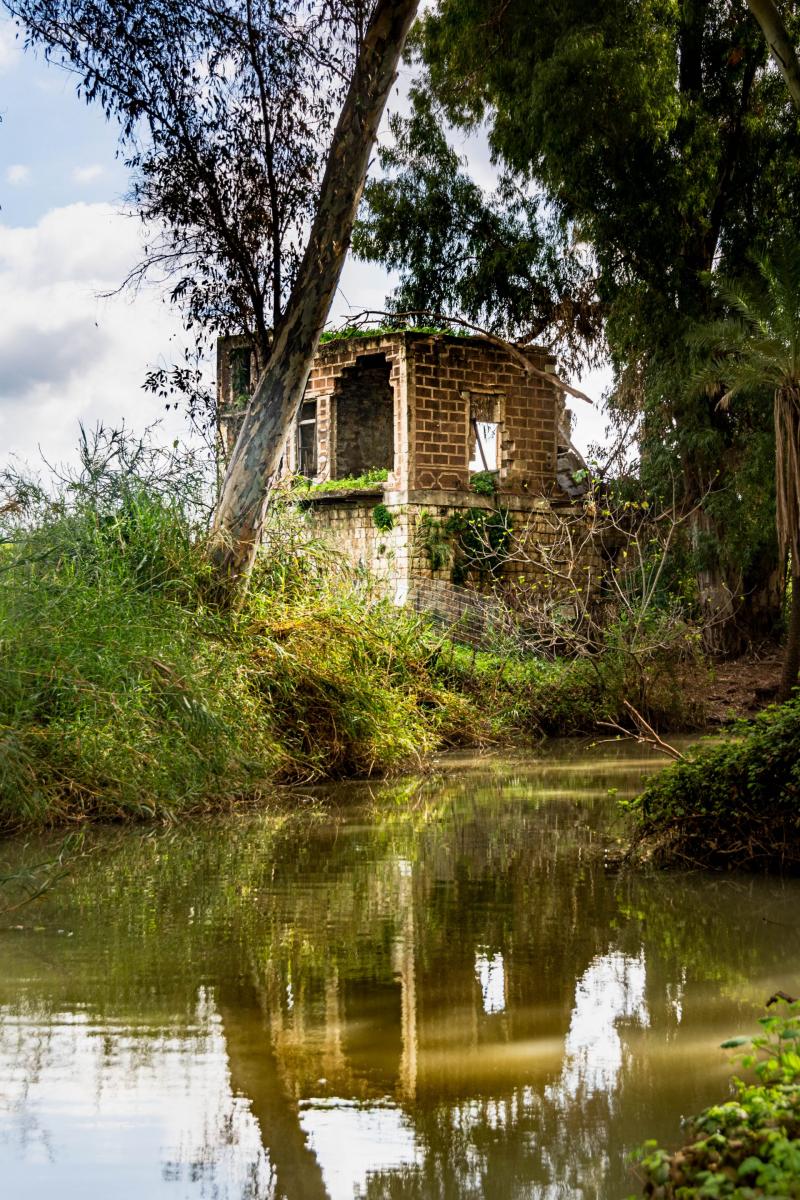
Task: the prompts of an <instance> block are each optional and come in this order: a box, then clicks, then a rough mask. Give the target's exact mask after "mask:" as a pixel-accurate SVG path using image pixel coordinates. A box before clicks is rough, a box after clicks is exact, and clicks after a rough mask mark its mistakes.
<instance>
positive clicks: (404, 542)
mask: <svg viewBox="0 0 800 1200" xmlns="http://www.w3.org/2000/svg"><path fill="white" fill-rule="evenodd" d="M383 499H384V496H383V491H382V489H380V488H375V489H371V490H369V491H360V492H351V493H347V494H345V495H341V496H339V495H335V494H327V495H320V496H318V497H316V498H314V499H312V500H310V501H309V502H308V503H309V510H308V522H309V526H310V528H311V531H312V532H313V534H314V535H315V536H318V537H321V538H323V539H324V540H325V541H326V542H327V543H328V544H329V545H330V546H331V548H333V549H334V550H336V551H337V552H338V553H340V554H341V555H342V556H343V557H344V558H346V559H347V560H348V561H349V562H350V563H351V564H352V565H353V566H356V567H358V568H361V569H364V570H366V571H368V572H369V574H370V575H371V576H372V577H373V578H374V579H375V581H376V584H377V586H378V590H379V591H381V592H382V593H383V594H384V595H385V596H387V598H390V599H391V600H393V601H394V602H395V603H397V604H405V603H411V604H412V605H414V606H415V607H417V608H420V609H427V610H428V611H432V612H434V613H437V614H438V615H440V616H441V617H443V618H444V619H449V620H452V619H455V618H456V617H459V618H461V617H463V615H464V614H465V612H467V611H470V612H472V613H477V614H484V615H483V616H481V620H482V621H483V620H484V618H485V614H486V613H489V612H490V611H491V612H492V613H493V614H494V616H493V617H492V619H493V620H496V619H498V613H499V611H500V610H499V608H498V605H497V603H496V597H497V595H498V594H501V595H503V596H504V597H505V600H506V602H507V603H509V604H510V605H511V606H512V607H513V605H514V597H515V593H518V594H519V598H520V599H521V598H525V600H526V602H529V600H530V598H531V597H532V596H533V595H535V590H536V588H538V587H540V586H541V585H542V584H543V580H544V576H543V573H542V570H541V568H540V567H538V566H537V565H536V561H535V560H536V554H535V547H536V546H537V545H542V544H550V545H552V544H553V542H554V539H555V537H556V532H555V528H556V523H557V522H558V521H559V519H560V517H561V515H562V514H563V515H567V516H569V517H570V518H572V519H574V516H575V510H574V509H573V508H572V507H571V506H565V505H563V504H562V505H560V506H558V505H553V504H552V503H551V502H550V501H549V500H546V499H541V498H540V499H538V500H534V501H529V500H527V499H522V500H520V501H519V502H518V503H517V505H516V506H513V507H509V508H508V509H507V510H506V512H507V516H508V521H509V524H510V526H511V530H512V533H511V539H512V540H511V542H510V544H509V552H508V560H507V561H506V562H505V563H504V564H503V565H502V568H501V569H500V570H499V571H498V572H497V574H490V573H485V574H483V575H482V574H481V573H480V572H478V571H475V570H472V571H470V572H469V573H468V575H467V578H466V579H465V580H463V581H462V582H461V583H457V582H454V580H453V565H452V562H448V563H447V564H445V565H443V566H442V567H440V568H439V569H438V570H434V568H433V567H432V565H431V561H430V557H429V555H428V553H427V551H426V549H425V548H424V546H423V544H422V539H421V538H420V535H419V529H420V523H421V522H423V521H425V520H429V521H434V522H438V523H442V524H444V523H445V522H446V521H447V520H448V518H450V517H453V516H456V517H460V518H463V517H464V516H467V515H468V514H469V513H470V512H472V513H474V512H475V511H478V512H484V513H486V515H487V517H491V516H492V514H493V513H494V512H495V511H496V510H495V507H494V505H493V503H492V502H491V501H490V500H489V499H487V498H485V497H482V496H476V495H474V494H473V495H472V496H471V497H470V500H469V501H468V502H466V503H463V504H436V505H429V506H419V505H416V504H409V505H402V504H391V503H389V504H387V506H386V507H387V508H388V510H389V512H390V513H391V515H392V518H393V528H392V529H391V530H381V529H379V528H378V527H377V525H376V524H375V519H374V515H373V512H374V509H375V506H376V505H377V504H380V503H382V502H383ZM582 566H583V567H585V568H586V569H587V570H588V571H589V572H590V574H591V578H592V581H593V582H592V585H591V586H592V589H594V587H596V584H597V581H598V580H599V578H600V573H601V570H602V560H601V556H600V554H599V551H598V550H597V549H596V548H594V547H591V546H590V547H588V548H585V549H584V554H583V561H582ZM463 584H466V586H463ZM470 594H472V596H473V597H474V603H471V602H470V601H469V600H468V597H469V596H470Z"/></svg>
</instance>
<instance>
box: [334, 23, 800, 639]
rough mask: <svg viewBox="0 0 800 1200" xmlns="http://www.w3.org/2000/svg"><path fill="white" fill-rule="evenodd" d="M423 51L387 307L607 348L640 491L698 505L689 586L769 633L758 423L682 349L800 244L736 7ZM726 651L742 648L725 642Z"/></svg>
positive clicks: (392, 164)
mask: <svg viewBox="0 0 800 1200" xmlns="http://www.w3.org/2000/svg"><path fill="white" fill-rule="evenodd" d="M532 29H535V31H536V36H535V37H532V36H531V30H532ZM796 32H797V30H796V29H793V33H795V34H796ZM415 49H416V53H417V60H418V62H419V63H420V65H421V67H422V74H421V76H420V77H419V79H418V81H417V90H416V92H415V94H414V107H413V110H412V114H411V116H410V118H408V119H407V120H406V122H405V123H402V122H401V123H400V125H399V127H398V128H397V129H396V131H395V138H394V140H393V143H392V146H391V147H388V148H387V149H386V150H385V151H384V153H383V156H382V162H383V166H384V177H383V178H382V179H380V180H378V181H376V182H375V183H374V184H373V185H371V187H370V188H369V189H368V190H367V193H366V202H367V211H366V214H365V215H364V217H363V221H362V226H361V230H360V233H359V237H360V241H359V240H357V241H356V245H357V248H358V249H359V252H360V253H362V254H363V255H364V256H365V257H368V258H371V259H377V260H380V261H382V262H384V263H386V264H387V265H388V264H390V265H392V266H394V267H398V268H399V269H400V270H401V272H402V274H401V292H400V296H399V297H395V298H394V299H395V302H396V303H407V302H409V301H410V300H411V298H412V297H413V299H414V302H415V303H416V304H422V303H424V302H425V298H426V296H435V297H437V301H436V302H437V303H441V304H444V303H447V304H448V305H449V310H450V311H459V310H463V311H465V312H473V311H477V309H478V308H479V307H480V305H481V304H483V305H484V308H485V310H486V320H488V321H492V322H495V326H496V327H497V328H503V327H504V325H505V327H506V328H507V329H509V330H518V331H519V332H520V333H522V332H524V333H525V334H529V335H531V336H533V337H538V336H542V334H544V335H545V337H547V338H549V337H550V336H551V334H552V330H553V327H554V326H555V327H556V328H559V320H563V321H564V322H565V323H566V324H567V325H569V324H570V322H574V325H573V337H574V338H575V340H576V342H577V343H578V346H577V351H578V353H580V348H581V346H580V344H581V343H583V345H584V352H585V346H586V345H587V344H588V343H589V342H591V340H592V339H595V346H596V345H597V339H598V336H599V337H600V339H601V341H602V340H603V339H605V347H604V348H607V350H608V354H609V357H610V358H611V361H612V364H613V367H614V374H615V386H614V389H613V392H612V395H611V397H610V407H611V412H612V416H613V418H614V420H615V421H616V422H617V423H618V426H619V428H620V429H624V428H625V427H626V426H627V424H628V421H629V420H630V418H631V417H634V416H636V415H640V416H641V418H642V420H641V422H640V424H639V427H638V434H639V437H638V445H639V448H640V450H641V471H642V474H643V477H644V479H645V482H646V484H647V486H648V487H650V488H652V489H653V490H657V491H659V492H661V493H662V494H663V493H664V492H665V491H668V490H672V489H673V488H674V489H675V492H676V498H677V499H678V500H679V501H684V500H685V501H688V503H689V504H690V505H693V504H695V503H697V502H698V501H702V513H701V514H700V518H699V520H698V522H697V524H698V538H697V543H698V544H697V549H698V554H697V556H696V561H695V562H694V563H693V569H694V570H695V571H696V572H699V571H703V572H706V573H708V574H710V575H712V576H713V579H714V583H715V586H716V585H719V586H720V587H722V586H723V585H724V586H727V588H728V589H729V591H730V593H731V594H733V595H735V596H736V597H737V603H738V606H739V615H738V622H739V628H740V629H741V630H742V631H745V632H746V634H747V635H749V636H750V637H751V638H759V637H763V636H766V635H768V633H769V631H770V628H772V627H774V623H775V609H774V601H773V608H772V609H770V608H769V606H768V605H766V604H765V603H764V601H765V596H766V594H767V589H766V588H765V583H766V581H768V580H770V578H771V577H772V575H773V574H774V572H775V570H776V568H777V567H778V565H779V563H778V555H777V547H776V542H775V537H774V533H773V529H772V525H773V517H774V493H773V487H772V479H773V469H772V463H771V456H772V445H771V442H772V431H771V421H770V415H769V412H768V407H767V406H765V405H764V403H763V399H764V397H763V394H762V393H759V394H753V395H750V396H748V398H747V402H746V403H743V404H741V405H740V406H739V408H738V411H734V410H730V411H725V410H724V409H721V408H719V406H718V404H717V399H718V395H716V394H712V395H707V394H702V395H698V394H697V392H696V391H695V390H694V389H693V387H692V376H693V373H694V364H693V362H692V353H691V351H689V352H687V337H688V335H689V334H690V331H691V330H692V329H693V327H694V326H695V324H696V323H697V322H698V321H700V322H702V321H706V320H707V319H708V318H709V316H710V315H711V313H712V311H713V289H712V288H711V286H710V284H711V281H712V280H713V277H714V274H715V273H716V272H720V273H722V274H724V273H725V272H726V271H727V272H729V271H730V270H731V269H732V268H734V269H736V270H737V271H741V270H742V264H744V269H745V270H747V269H748V267H747V264H748V262H749V259H748V255H749V253H750V252H751V251H752V250H753V249H754V248H755V247H758V246H760V245H763V244H764V243H765V241H771V240H772V239H773V238H774V237H775V236H776V235H778V234H779V233H782V232H785V233H788V235H789V236H790V237H791V238H792V239H793V240H794V241H795V242H796V243H797V242H798V241H800V128H799V127H798V124H797V119H796V114H795V113H794V112H793V110H792V108H791V104H790V101H789V98H788V94H787V92H786V88H785V85H784V84H783V80H781V79H780V78H779V76H778V75H777V74H776V72H775V71H774V70H772V69H771V68H770V67H769V65H768V55H767V53H766V49H765V45H764V39H763V36H762V34H761V31H760V29H759V28H758V25H757V23H756V22H755V20H753V18H752V16H751V14H750V12H749V11H748V8H747V5H746V4H744V3H742V2H738V0H737V3H736V4H734V5H731V4H729V3H727V2H723V0H709V2H707V3H706V2H704V3H686V4H677V3H675V2H674V0H644V2H642V0H613V2H612V0H602V2H599V3H591V4H590V3H587V2H586V0H565V3H560V4H557V5H553V4H550V3H538V2H533V3H528V4H519V3H517V4H514V3H512V4H508V3H502V2H501V0H442V2H441V3H440V4H437V5H436V6H434V7H432V8H430V9H428V10H426V12H425V14H424V16H423V18H422V20H421V22H420V24H419V26H418V32H417V36H416V42H415ZM586 97H591V103H590V104H587V102H586ZM448 123H449V124H450V125H451V126H452V127H455V129H456V130H457V131H458V136H459V137H460V138H463V137H464V136H465V135H469V134H471V133H476V132H478V131H479V130H480V131H483V130H486V131H488V136H489V140H490V145H491V149H492V153H493V156H494V159H495V162H496V163H497V166H498V170H499V172H500V173H501V175H502V178H503V180H504V182H503V185H502V187H503V189H505V195H503V196H497V197H487V196H486V195H484V194H483V193H482V192H481V190H480V189H479V188H478V187H477V185H476V184H475V182H474V181H473V180H471V179H470V178H469V176H468V174H467V171H466V164H465V163H464V162H462V161H461V160H460V159H459V158H458V156H457V155H456V153H455V152H454V151H453V149H452V146H451V145H449V144H448V141H447V125H448ZM443 131H444V132H443ZM450 140H451V141H452V139H450ZM501 190H502V189H501ZM451 193H452V195H453V196H454V197H455V199H454V201H453V202H452V203H451V202H450V201H449V199H448V197H449V196H450V194H451ZM420 214H423V219H422V220H420V219H419V215H420ZM576 243H578V244H580V245H581V246H582V247H584V248H586V247H588V248H589V251H590V253H588V254H584V255H583V259H582V263H583V265H584V266H585V267H586V270H585V273H583V274H582V273H581V270H580V269H579V268H580V264H575V262H574V260H573V259H572V257H571V251H572V250H573V249H574V245H575V244H576ZM558 300H561V301H563V303H561V304H559V303H557V301H558ZM601 318H602V327H601V320H600V319H601ZM559 332H561V330H560V328H559ZM570 349H572V347H570ZM573 357H574V351H573ZM707 577H708V575H707ZM716 636H717V639H718V640H722V639H723V638H725V637H729V640H728V643H727V644H728V647H729V648H730V649H735V648H736V645H737V642H736V635H735V631H733V630H731V631H730V634H728V630H723V629H722V628H719V629H718V630H717V634H716ZM741 640H745V641H746V640H747V639H746V637H745V638H744V639H740V643H741Z"/></svg>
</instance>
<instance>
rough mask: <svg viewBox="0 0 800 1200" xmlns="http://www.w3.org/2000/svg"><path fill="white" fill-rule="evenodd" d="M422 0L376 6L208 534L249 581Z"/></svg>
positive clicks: (232, 571)
mask: <svg viewBox="0 0 800 1200" xmlns="http://www.w3.org/2000/svg"><path fill="white" fill-rule="evenodd" d="M418 4H419V0H377V4H376V6H375V9H374V12H373V16H372V19H371V20H370V23H369V26H368V27H367V31H366V34H365V36H364V41H363V43H362V45H361V49H360V52H359V55H358V60H357V63H356V68H355V72H354V74H353V78H352V81H351V83H350V88H349V91H348V94H347V98H346V100H345V103H344V107H343V108H342V112H341V115H340V117H339V121H338V124H337V126H336V131H335V133H334V135H333V141H332V143H331V149H330V153H329V155H328V162H327V166H326V169H325V175H324V178H323V180H322V185H321V188H320V196H319V202H318V205H317V209H316V215H315V217H314V223H313V226H312V229H311V235H310V237H309V241H308V245H307V247H306V251H305V254H304V256H303V261H302V263H301V265H300V270H299V272H298V276H297V282H296V283H295V286H294V289H293V291H292V295H291V297H290V299H289V303H288V305H287V307H286V312H285V314H284V317H283V320H282V322H281V324H280V327H279V329H278V330H277V333H276V337H275V342H274V345H273V347H272V353H271V355H270V358H269V361H268V362H267V365H266V367H265V369H264V371H263V373H262V375H261V378H260V379H259V381H258V384H257V386H256V389H255V392H254V394H253V398H252V400H251V401H250V405H249V407H248V409H247V412H246V414H245V417H244V421H243V423H242V427H241V430H240V432H239V436H238V438H237V440H236V445H235V446H234V448H233V453H232V454H231V458H230V462H229V464H228V469H227V472H226V474H225V479H224V481H223V484H222V490H221V492H220V497H219V501H218V503H217V508H216V512H215V514H214V521H213V525H212V531H211V555H212V560H213V561H214V563H215V565H216V566H217V568H218V569H219V571H220V573H221V575H222V576H223V578H224V579H226V580H227V581H229V582H230V583H237V582H243V581H245V580H246V579H247V577H248V575H249V573H250V569H251V567H252V565H253V560H254V558H255V553H256V549H257V547H258V542H259V538H260V536H261V530H262V526H263V522H264V514H265V511H266V506H267V500H268V497H269V486H270V481H271V480H272V478H273V477H274V476H275V474H276V472H277V470H278V467H279V465H280V460H281V456H282V454H283V448H284V444H285V442H286V438H287V435H288V433H289V429H290V427H291V424H292V421H293V420H294V417H295V415H296V413H297V410H298V408H299V406H300V402H301V401H302V398H303V392H304V391H305V386H306V382H307V381H308V375H309V372H310V370H311V364H312V362H313V359H314V354H315V353H316V349H317V345H318V343H319V338H320V334H321V333H322V330H323V328H324V326H325V322H326V320H327V318H328V312H329V310H330V306H331V302H332V301H333V296H334V293H335V291H336V288H337V286H338V283H339V277H340V275H341V272H342V267H343V265H344V260H345V256H346V254H347V250H348V247H349V245H350V236H351V233H352V229H353V223H354V221H355V217H356V211H357V209H358V204H359V201H360V199H361V193H362V191H363V188H364V181H365V179H366V174H367V168H368V166H369V156H370V153H371V151H372V147H373V145H374V143H375V138H376V136H377V132H378V126H379V124H380V121H381V117H382V115H383V110H384V108H385V106H386V100H387V98H388V95H389V91H390V89H391V86H392V83H393V82H394V80H395V78H396V76H397V66H398V63H399V60H400V55H401V54H402V52H403V46H404V44H405V40H406V36H407V34H408V30H409V27H410V25H411V22H412V20H413V19H414V14H415V13H416V10H417V6H418Z"/></svg>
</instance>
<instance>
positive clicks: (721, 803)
mask: <svg viewBox="0 0 800 1200" xmlns="http://www.w3.org/2000/svg"><path fill="white" fill-rule="evenodd" d="M731 732H732V735H733V737H732V740H730V741H726V742H725V743H723V744H721V745H718V746H713V747H710V748H705V749H702V750H697V751H695V752H689V755H688V756H687V761H685V762H679V763H675V764H674V765H672V766H670V767H668V768H667V769H666V770H664V771H661V772H659V774H658V775H655V776H653V778H652V779H650V780H648V782H647V785H646V787H645V789H644V791H643V792H642V794H641V796H639V797H638V798H637V800H636V801H634V802H633V804H632V805H631V806H630V807H631V810H632V812H633V814H634V817H635V819H636V830H635V837H634V842H633V846H632V849H631V857H633V858H639V859H640V858H648V859H651V860H652V861H654V862H655V863H656V864H658V865H660V866H692V867H696V866H702V867H712V868H720V867H724V868H730V867H739V868H748V869H756V870H758V869H773V868H780V869H785V870H792V871H797V870H798V869H800V699H796V700H793V701H791V702H790V703H788V704H784V705H781V706H779V707H772V708H769V709H765V711H764V712H762V713H760V714H759V715H758V716H757V717H755V719H754V720H753V721H750V722H741V723H739V724H738V725H737V726H735V727H734V728H733V730H732V731H731Z"/></svg>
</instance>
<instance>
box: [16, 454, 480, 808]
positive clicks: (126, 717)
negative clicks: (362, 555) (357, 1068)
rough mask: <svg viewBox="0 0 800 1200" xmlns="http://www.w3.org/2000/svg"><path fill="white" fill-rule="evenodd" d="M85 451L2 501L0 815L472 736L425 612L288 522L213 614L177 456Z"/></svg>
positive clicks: (333, 766) (342, 764)
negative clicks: (331, 556) (52, 483)
mask: <svg viewBox="0 0 800 1200" xmlns="http://www.w3.org/2000/svg"><path fill="white" fill-rule="evenodd" d="M85 450H86V453H87V454H88V455H89V457H88V459H87V458H85V461H84V470H83V473H82V475H81V476H80V478H78V479H76V480H73V481H71V482H70V483H69V484H68V486H66V487H65V488H64V489H63V490H62V491H60V492H59V493H58V494H57V495H55V496H54V497H53V496H47V495H46V494H45V493H43V492H36V491H31V492H29V494H28V499H27V501H26V500H25V499H24V494H23V490H22V489H18V490H17V491H15V493H14V494H15V495H16V496H17V501H16V502H15V503H10V504H9V505H6V506H4V507H5V515H4V526H5V528H4V530H3V533H4V538H5V545H4V547H3V550H2V570H1V571H0V642H1V644H2V647H3V654H2V666H1V667H0V745H1V746H2V751H3V752H2V753H1V754H0V826H2V827H9V826H13V825H16V824H24V823H37V822H51V821H58V820H61V819H69V818H73V817H82V816H96V817H102V818H104V819H109V818H110V819H116V818H136V817H139V818H141V817H151V816H153V815H167V814H169V813H174V812H179V811H185V810H188V809H195V808H199V807H204V806H207V805H219V804H224V803H230V802H234V801H237V800H239V799H242V798H248V797H251V798H252V797H257V796H259V795H264V794H265V793H266V792H269V791H271V790H272V789H273V788H274V785H275V783H276V782H277V781H282V780H285V781H289V780H298V779H303V780H308V779H314V778H320V777H323V776H338V775H365V774H370V773H372V772H378V771H387V770H388V771H391V770H394V769H397V768H399V767H401V766H403V765H404V764H407V763H409V762H417V761H418V760H419V758H420V756H422V755H424V754H425V753H427V752H428V751H430V750H432V749H434V748H435V747H436V746H437V745H440V744H441V743H442V742H443V741H444V742H446V741H448V740H450V739H451V738H458V737H461V736H463V735H464V734H465V732H466V731H467V730H469V731H470V733H471V735H472V736H475V735H479V730H480V726H481V722H480V720H479V719H478V718H477V716H476V714H475V712H474V710H473V708H472V706H471V705H470V704H469V702H467V701H466V700H464V699H462V698H459V697H457V696H452V695H450V694H449V693H448V692H447V691H446V689H444V688H443V687H442V686H441V685H440V684H439V683H438V682H437V681H436V680H435V679H434V678H433V677H432V676H431V673H430V668H429V663H428V660H429V656H430V651H429V649H428V646H427V633H426V624H425V622H424V621H423V620H422V619H420V618H419V617H416V616H413V615H411V614H408V613H404V612H401V611H399V610H397V609H395V608H394V607H393V606H391V605H389V604H388V603H376V602H374V601H372V600H370V599H369V598H368V597H365V596H364V594H363V591H362V590H361V589H360V588H359V587H358V585H357V582H356V581H352V582H351V581H349V580H348V577H347V576H346V574H344V575H343V574H342V572H341V571H340V572H334V573H333V574H331V573H330V572H327V571H326V570H325V569H324V568H325V566H326V562H325V560H322V559H320V558H319V557H318V555H317V551H316V549H315V546H314V544H313V543H310V542H309V539H308V536H307V535H305V536H303V531H302V527H299V529H298V530H297V531H296V536H294V537H293V538H289V537H288V536H286V530H285V529H282V528H281V527H278V528H276V529H274V530H273V531H272V532H271V534H270V537H269V544H270V552H269V553H268V554H265V555H264V556H263V557H262V559H261V560H260V561H259V563H258V565H257V568H256V573H255V577H254V581H253V588H252V590H251V592H250V594H249V596H248V598H247V600H246V603H245V605H244V607H243V608H242V609H241V611H239V612H237V613H235V614H233V615H225V614H222V613H220V612H219V611H218V610H217V609H216V608H215V607H214V606H213V605H211V604H209V602H208V600H207V595H208V590H209V589H208V583H209V568H208V566H207V562H206V559H205V556H204V553H203V537H204V528H205V517H204V514H203V512H202V510H201V509H200V508H198V507H197V501H198V496H197V495H196V494H195V493H194V492H193V490H192V487H191V486H190V485H189V484H187V483H184V484H183V485H180V484H179V483H178V481H177V476H178V475H183V477H184V478H186V477H187V476H186V465H185V464H183V463H178V464H174V463H171V462H170V461H166V460H169V456H168V455H163V456H162V459H161V461H159V460H158V455H156V456H155V457H153V456H151V458H150V460H149V464H150V466H151V467H152V468H153V470H150V471H147V470H145V467H146V466H147V465H148V464H147V463H145V462H144V461H142V460H139V461H133V462H131V461H129V460H128V459H126V454H127V450H126V446H125V444H124V442H123V443H120V442H117V443H114V442H113V441H112V442H111V443H109V441H108V440H103V439H101V441H100V444H98V445H95V446H94V448H91V447H85ZM173 467H174V468H175V469H174V470H173ZM167 468H169V469H168V470H167V476H166V483H165V482H164V478H161V479H159V477H158V475H157V471H158V470H161V471H162V472H163V471H164V470H166V469H167ZM179 468H180V469H179ZM20 497H23V498H22V499H20ZM288 520H289V517H288V515H287V514H285V513H284V514H283V515H282V516H281V517H280V518H278V521H279V522H281V521H282V522H284V523H285V522H286V521H288Z"/></svg>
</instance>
